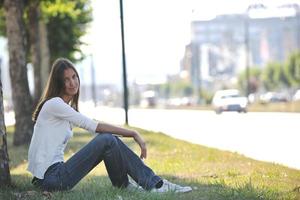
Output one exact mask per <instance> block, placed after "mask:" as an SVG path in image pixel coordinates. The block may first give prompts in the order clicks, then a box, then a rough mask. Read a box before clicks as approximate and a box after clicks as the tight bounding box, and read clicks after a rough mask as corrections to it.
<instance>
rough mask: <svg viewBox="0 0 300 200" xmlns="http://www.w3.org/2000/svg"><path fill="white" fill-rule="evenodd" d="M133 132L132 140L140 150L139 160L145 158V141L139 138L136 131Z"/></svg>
mask: <svg viewBox="0 0 300 200" xmlns="http://www.w3.org/2000/svg"><path fill="white" fill-rule="evenodd" d="M134 132H135V133H134V134H133V138H134V140H135V141H136V143H138V145H139V146H140V148H141V155H140V158H141V159H143V158H146V157H147V147H146V143H145V141H144V140H143V138H142V137H141V135H140V134H139V133H138V132H137V131H134Z"/></svg>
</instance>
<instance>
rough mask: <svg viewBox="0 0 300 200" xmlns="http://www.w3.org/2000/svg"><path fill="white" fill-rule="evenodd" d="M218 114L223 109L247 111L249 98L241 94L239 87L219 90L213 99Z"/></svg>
mask: <svg viewBox="0 0 300 200" xmlns="http://www.w3.org/2000/svg"><path fill="white" fill-rule="evenodd" d="M212 104H213V107H214V110H215V111H216V113H217V114H220V113H222V112H223V111H237V112H245V113H246V112H247V106H248V99H247V98H246V97H242V96H240V93H239V91H238V90H237V89H228V90H218V91H217V92H216V93H215V95H214V97H213V100H212Z"/></svg>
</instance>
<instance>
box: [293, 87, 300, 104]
mask: <svg viewBox="0 0 300 200" xmlns="http://www.w3.org/2000/svg"><path fill="white" fill-rule="evenodd" d="M293 101H300V89H298V90H297V91H296V92H295V94H294V96H293Z"/></svg>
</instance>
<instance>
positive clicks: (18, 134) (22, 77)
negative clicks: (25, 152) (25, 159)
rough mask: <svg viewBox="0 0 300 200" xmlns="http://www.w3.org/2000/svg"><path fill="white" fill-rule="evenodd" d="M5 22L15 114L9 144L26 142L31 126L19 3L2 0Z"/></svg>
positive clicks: (23, 33)
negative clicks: (12, 136) (13, 129)
mask: <svg viewBox="0 0 300 200" xmlns="http://www.w3.org/2000/svg"><path fill="white" fill-rule="evenodd" d="M4 10H5V22H6V31H7V39H8V51H9V73H10V80H11V87H12V99H13V104H14V111H15V121H16V124H15V133H14V139H13V144H14V145H21V144H27V143H29V142H30V139H31V135H32V128H33V123H32V120H31V114H32V100H31V96H30V92H29V86H28V79H27V69H26V48H25V44H26V43H25V42H26V37H25V27H24V20H23V0H5V1H4Z"/></svg>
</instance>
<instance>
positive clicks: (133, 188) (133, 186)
mask: <svg viewBox="0 0 300 200" xmlns="http://www.w3.org/2000/svg"><path fill="white" fill-rule="evenodd" d="M126 189H128V190H130V191H139V192H142V191H144V189H143V188H142V187H141V186H139V185H138V184H136V183H135V182H133V181H130V180H129V183H128V185H127V187H126Z"/></svg>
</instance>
